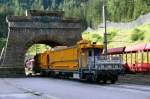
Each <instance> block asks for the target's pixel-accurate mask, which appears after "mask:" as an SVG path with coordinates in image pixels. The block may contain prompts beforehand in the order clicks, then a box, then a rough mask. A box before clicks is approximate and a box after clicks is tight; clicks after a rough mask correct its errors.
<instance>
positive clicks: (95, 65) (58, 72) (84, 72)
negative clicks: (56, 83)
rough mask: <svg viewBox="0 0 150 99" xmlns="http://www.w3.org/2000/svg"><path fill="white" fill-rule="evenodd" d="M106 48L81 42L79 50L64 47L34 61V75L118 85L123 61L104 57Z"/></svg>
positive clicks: (78, 43) (38, 55)
mask: <svg viewBox="0 0 150 99" xmlns="http://www.w3.org/2000/svg"><path fill="white" fill-rule="evenodd" d="M102 52H103V45H96V44H92V43H91V42H90V41H87V40H81V41H79V42H77V44H76V45H75V46H72V47H63V48H58V49H54V50H50V51H45V52H44V53H41V54H37V55H36V56H35V57H34V66H33V71H34V72H35V73H41V75H46V74H49V75H51V76H64V77H72V78H75V79H85V80H89V81H97V82H100V81H102V82H103V83H106V82H107V81H108V80H109V81H110V82H111V83H115V81H117V79H118V71H121V70H122V63H121V58H119V57H110V56H104V55H103V54H102Z"/></svg>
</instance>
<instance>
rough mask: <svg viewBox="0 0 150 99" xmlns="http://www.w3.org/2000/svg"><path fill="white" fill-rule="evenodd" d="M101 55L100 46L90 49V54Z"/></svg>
mask: <svg viewBox="0 0 150 99" xmlns="http://www.w3.org/2000/svg"><path fill="white" fill-rule="evenodd" d="M99 55H100V49H99V48H94V49H93V48H91V49H88V56H89V57H90V56H99Z"/></svg>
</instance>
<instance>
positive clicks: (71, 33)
mask: <svg viewBox="0 0 150 99" xmlns="http://www.w3.org/2000/svg"><path fill="white" fill-rule="evenodd" d="M6 21H7V23H8V29H9V32H8V36H9V38H8V43H7V47H6V53H5V56H4V58H3V59H4V61H3V64H2V65H1V66H0V75H4V76H9V75H10V76H11V75H16V76H17V75H21V74H24V58H25V53H26V51H27V49H28V48H29V47H30V46H32V45H33V44H47V45H50V46H52V47H54V46H58V45H65V46H66V45H67V46H70V45H74V44H76V42H77V41H78V40H80V38H81V24H80V20H79V19H72V18H69V19H68V18H67V19H66V18H64V16H63V12H60V11H53V12H42V11H35V10H34V11H28V12H27V13H26V16H8V17H7V18H6Z"/></svg>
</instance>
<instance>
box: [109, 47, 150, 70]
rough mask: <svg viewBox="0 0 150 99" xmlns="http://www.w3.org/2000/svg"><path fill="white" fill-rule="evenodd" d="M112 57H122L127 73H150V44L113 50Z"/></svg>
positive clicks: (111, 50) (111, 51)
mask: <svg viewBox="0 0 150 99" xmlns="http://www.w3.org/2000/svg"><path fill="white" fill-rule="evenodd" d="M108 53H109V54H110V55H121V56H122V59H123V61H124V68H125V71H132V72H150V44H138V45H134V46H130V47H119V48H111V49H109V50H108Z"/></svg>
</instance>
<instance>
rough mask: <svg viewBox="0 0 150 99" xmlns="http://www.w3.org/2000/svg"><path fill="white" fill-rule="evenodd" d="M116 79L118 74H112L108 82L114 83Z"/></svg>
mask: <svg viewBox="0 0 150 99" xmlns="http://www.w3.org/2000/svg"><path fill="white" fill-rule="evenodd" d="M117 80H118V76H117V75H112V78H111V80H110V82H111V84H114V83H115V82H116V81H117Z"/></svg>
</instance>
